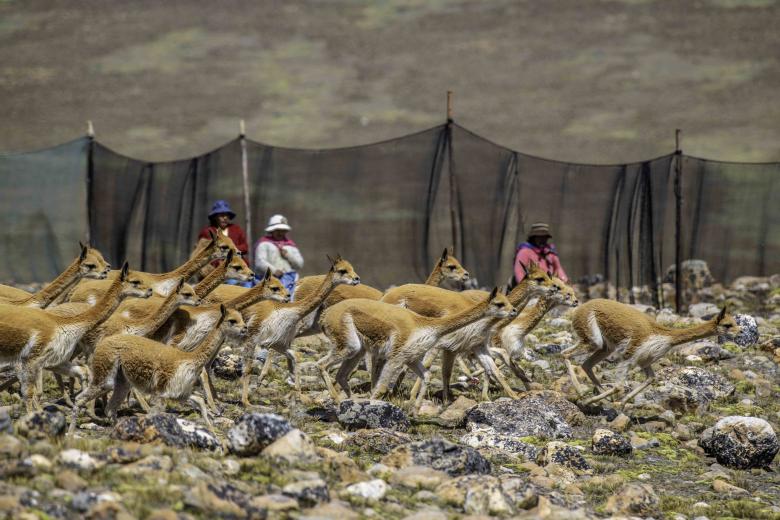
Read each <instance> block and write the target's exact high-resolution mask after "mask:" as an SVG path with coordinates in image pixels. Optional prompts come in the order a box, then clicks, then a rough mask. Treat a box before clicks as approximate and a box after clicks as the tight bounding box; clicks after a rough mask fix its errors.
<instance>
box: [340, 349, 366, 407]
mask: <svg viewBox="0 0 780 520" xmlns="http://www.w3.org/2000/svg"><path fill="white" fill-rule="evenodd" d="M364 356H365V352H364V351H363V350H359V351H358V353H357V354H353V355H352V357H349V358H347V359H345V360H344V361H342V363H341V366H340V367H339V369H338V371H337V372H336V382H337V383H338V384H339V386H340V387H341V388H342V389H343V390H344V393H345V394H347V397H348V398H349V397H352V391H351V390H350V388H349V376H350V374H352V372H353V371H354V370H355V368H356V367H357V366H358V364H360V360H361V359H363V357H364ZM337 401H338V400H337Z"/></svg>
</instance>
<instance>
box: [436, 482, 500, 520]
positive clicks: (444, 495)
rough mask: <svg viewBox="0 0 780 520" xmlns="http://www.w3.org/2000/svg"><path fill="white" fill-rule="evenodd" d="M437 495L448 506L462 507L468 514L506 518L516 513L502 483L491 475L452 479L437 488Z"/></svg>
mask: <svg viewBox="0 0 780 520" xmlns="http://www.w3.org/2000/svg"><path fill="white" fill-rule="evenodd" d="M436 494H437V495H438V496H439V498H441V499H442V500H443V501H444V502H445V503H446V504H450V505H453V506H456V507H462V508H463V510H464V511H465V512H466V513H467V514H472V515H496V516H506V515H511V514H514V512H515V507H514V505H513V503H512V499H511V498H510V497H509V496H507V495H506V493H504V490H503V488H502V487H501V482H500V481H499V480H498V479H497V478H496V477H493V476H489V475H488V476H478V475H466V476H463V477H458V478H454V479H451V480H449V481H447V482H445V483H443V484H442V485H440V486H439V487H438V488H436Z"/></svg>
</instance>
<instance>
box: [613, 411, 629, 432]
mask: <svg viewBox="0 0 780 520" xmlns="http://www.w3.org/2000/svg"><path fill="white" fill-rule="evenodd" d="M630 425H631V419H629V417H628V416H627V415H625V414H622V413H621V414H620V415H618V416H617V417H615V418H614V419H612V421H611V422H610V423H609V427H610V428H611V429H613V430H615V431H616V432H624V431H626V430H627V429H628V427H629V426H630Z"/></svg>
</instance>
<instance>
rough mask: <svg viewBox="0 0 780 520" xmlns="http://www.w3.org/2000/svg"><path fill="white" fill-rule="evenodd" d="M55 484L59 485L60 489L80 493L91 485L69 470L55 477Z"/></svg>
mask: <svg viewBox="0 0 780 520" xmlns="http://www.w3.org/2000/svg"><path fill="white" fill-rule="evenodd" d="M55 482H56V483H57V486H58V487H61V488H62V489H64V490H66V491H71V492H75V491H80V490H82V489H86V488H87V486H88V485H89V483H88V482H87V481H86V480H84V479H83V478H81V477H80V476H78V474H76V473H74V472H73V471H70V470H69V469H64V470H62V471H60V472H59V473H57V476H56V477H55Z"/></svg>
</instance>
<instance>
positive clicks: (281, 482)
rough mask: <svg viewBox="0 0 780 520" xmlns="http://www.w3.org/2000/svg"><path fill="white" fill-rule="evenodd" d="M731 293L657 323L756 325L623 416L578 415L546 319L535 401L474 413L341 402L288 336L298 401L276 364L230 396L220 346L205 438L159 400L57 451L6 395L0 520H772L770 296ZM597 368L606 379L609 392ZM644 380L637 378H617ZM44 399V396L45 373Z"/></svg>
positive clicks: (184, 412)
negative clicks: (300, 390) (146, 412)
mask: <svg viewBox="0 0 780 520" xmlns="http://www.w3.org/2000/svg"><path fill="white" fill-rule="evenodd" d="M756 280H757V281H756ZM744 282H745V281H744V280H743V281H742V282H741V283H742V285H738V284H737V285H732V286H731V287H726V288H724V287H716V290H714V291H713V289H712V287H709V288H707V289H706V290H702V291H700V293H701V298H700V299H701V300H702V301H700V302H699V303H697V304H695V306H694V307H692V308H691V309H690V310H691V313H692V314H693V315H694V316H686V317H679V316H677V315H675V314H674V313H672V312H671V311H669V310H664V311H661V312H660V313H658V318H659V319H660V320H664V321H666V322H669V323H672V324H675V325H683V324H685V323H689V322H693V321H697V320H698V319H700V318H702V317H704V318H706V317H707V316H708V315H709V314H711V313H712V312H714V311H715V310H716V309H717V305H719V304H721V303H723V302H724V301H728V302H730V304H731V305H732V306H733V307H734V308H735V309H736V311H738V312H740V313H742V314H743V315H745V316H752V320H751V318H749V317H747V318H740V320H741V321H742V323H743V328H744V331H745V332H744V333H743V334H742V335H741V336H739V337H737V338H731V339H729V340H724V341H722V342H720V343H719V342H718V341H717V340H713V341H701V342H698V343H695V344H692V345H688V346H686V347H684V348H683V349H681V350H679V351H678V352H676V353H675V354H673V355H672V356H671V357H670V358H669V359H665V360H663V361H661V362H660V363H659V365H658V366H657V367H656V368H657V370H656V372H657V373H659V374H660V377H659V382H658V383H656V384H655V385H653V386H652V387H651V388H650V389H648V391H646V392H645V393H644V394H641V395H640V396H639V397H638V398H637V400H636V402H635V403H634V404H633V405H630V406H628V407H627V408H626V409H625V410H623V413H620V412H619V411H617V410H614V409H613V408H611V405H610V404H609V403H606V404H604V405H603V406H602V407H597V406H594V407H590V408H585V409H580V408H578V407H577V406H576V405H575V404H573V402H572V400H573V398H574V395H573V393H572V390H571V388H570V385H569V382H568V378H566V377H563V376H564V375H565V371H564V368H563V365H562V362H561V360H560V356H559V354H558V352H559V351H560V350H561V349H562V348H565V347H566V346H568V345H569V344H571V342H572V338H571V334H570V327H569V320H568V319H567V317H566V315H561V316H549V317H547V318H546V319H545V320H544V322H543V323H542V324H541V325H540V326H539V328H538V329H536V330H535V331H534V333H533V336H534V337H533V338H531V340H530V342H529V343H530V344H531V345H532V348H529V349H528V351H527V355H526V358H527V359H526V360H525V361H523V365H524V368H525V369H526V371H527V372H528V373H529V375H531V374H532V378H533V380H534V381H535V382H536V383H537V384H538V389H537V390H534V391H532V392H529V393H521V396H520V399H518V400H516V401H512V400H509V399H505V398H502V397H501V395H500V394H499V393H498V391H497V389H496V390H495V392H494V393H492V395H491V398H492V399H493V401H492V402H491V403H477V402H476V401H477V400H478V399H479V393H480V392H479V390H480V389H479V385H478V384H476V381H475V380H474V379H471V378H466V377H464V376H461V377H460V379H459V381H458V382H457V384H456V396H457V400H456V401H455V402H454V403H453V404H451V405H449V406H446V407H444V406H442V405H441V404H440V402H439V400H438V398H437V397H438V395H437V391H438V390H439V388H440V383H437V382H436V377H434V378H433V392H432V394H431V400H430V401H426V402H425V404H424V408H423V410H422V415H421V416H420V417H418V418H413V417H411V415H410V414H408V413H407V411H406V410H408V406H407V404H406V403H405V402H404V399H403V398H402V397H399V398H397V399H395V398H394V399H391V400H390V402H367V401H365V400H361V399H360V397H365V396H366V394H367V392H368V380H369V378H368V373H367V372H366V371H365V370H364V369H361V370H358V371H357V372H356V373H355V375H354V376H353V378H352V388H353V389H356V391H357V393H358V395H357V398H356V399H355V400H354V401H345V402H342V403H341V404H340V405H336V404H334V403H333V402H332V401H331V400H330V399H329V397H328V394H327V392H325V391H323V385H322V384H321V382H320V380H319V377H318V375H317V372H316V369H315V367H314V364H313V362H314V361H315V360H316V359H317V358H318V357H320V356H321V355H322V350H323V345H322V343H321V341H320V338H318V337H314V338H310V339H305V340H298V341H297V342H296V347H297V348H296V352H297V356H298V358H299V361H300V362H301V363H300V365H301V372H302V381H303V384H304V389H305V391H304V395H303V398H302V402H296V401H294V400H293V398H292V395H291V392H290V386H289V384H288V381H287V377H288V376H287V373H286V368H285V367H286V365H285V364H284V363H283V362H282V361H279V360H278V359H277V358H274V359H273V363H274V367H275V369H274V370H273V371H272V377H271V379H270V380H269V381H267V382H264V383H263V384H262V385H261V386H259V387H255V388H253V391H252V393H251V398H252V400H253V403H254V407H253V409H252V410H246V409H244V408H243V407H242V406H241V405H240V404H239V401H238V396H239V387H238V381H237V380H236V379H235V378H236V377H237V376H238V374H239V373H240V370H241V367H240V365H239V364H237V363H236V359H237V357H234V355H232V354H231V353H230V352H229V351H227V352H224V353H223V354H222V355H221V356H220V358H219V360H220V363H219V364H218V366H217V373H218V375H220V378H219V379H217V387H218V389H219V393H220V397H221V399H222V415H221V416H220V417H217V418H215V421H214V426H213V427H212V428H205V427H204V426H203V422H202V420H201V419H200V417H199V416H198V415H197V414H196V413H195V412H193V411H192V410H190V409H187V408H186V407H183V406H180V405H174V404H171V405H169V406H170V407H169V408H168V410H167V412H168V413H166V414H159V415H156V416H152V417H144V416H142V414H140V413H139V408H137V407H132V408H130V409H125V410H124V411H123V412H122V413H121V414H120V419H119V422H118V423H117V424H116V425H115V426H113V427H109V426H102V425H97V424H94V423H91V422H86V421H87V419H86V417H84V418H82V419H81V422H80V425H79V429H78V430H77V434H76V436H75V437H73V438H69V437H67V436H66V435H65V434H64V432H65V416H64V415H62V413H61V411H60V410H58V408H57V407H54V406H50V407H48V408H47V409H46V411H45V412H40V413H37V414H32V415H23V412H22V407H21V406H19V405H21V401H20V399H19V397H18V395H16V394H15V392H12V393H9V392H7V391H4V392H2V393H0V403H2V404H3V405H4V406H3V408H2V409H0V431H1V432H2V433H0V475H2V478H1V479H0V512H2V513H3V514H5V515H6V516H7V517H8V518H133V517H135V518H156V519H168V518H171V519H173V518H216V517H218V518H339V519H341V520H346V519H350V518H410V519H411V518H414V519H440V518H441V519H446V518H461V517H466V516H470V517H472V518H475V517H477V516H480V515H481V516H507V517H509V516H511V517H516V518H560V519H570V518H604V517H613V518H617V517H643V518H648V517H652V518H674V519H678V518H680V519H682V518H688V519H693V518H698V519H703V518H709V519H716V518H762V519H763V518H766V519H773V518H780V491H779V490H780V476H778V469H780V468H779V467H778V466H779V464H778V460H777V459H776V458H775V454H776V453H777V450H778V448H779V447H780V446H778V441H777V437H776V436H775V431H777V430H778V427H780V400H779V399H778V397H780V386H778V385H779V384H780V365H779V363H780V333H779V332H778V329H779V328H780V302H778V299H780V288H779V287H778V286H777V284H776V283H774V282H776V280H770V279H755V280H753V282H751V283H749V284H745V283H744ZM761 284H764V285H761ZM715 304H717V305H715ZM712 305H715V306H714V307H713V306H712ZM648 312H651V313H655V311H654V310H653V309H648ZM753 321H754V322H755V323H753ZM609 368H610V367H609V366H607V367H606V368H605V369H604V370H603V371H602V372H601V375H602V376H603V377H604V378H605V379H606V380H607V381H610V377H611V376H612V372H610V370H609ZM434 374H438V372H437V371H436V369H435V371H434ZM641 380H642V377H641V376H640V375H639V374H637V373H634V374H632V380H631V381H629V383H630V384H637V383H638V382H639V381H641ZM411 383H412V381H411V379H407V381H406V382H405V385H406V386H405V387H404V391H403V392H402V395H403V394H408V386H409V385H411ZM514 383H515V385H516V386H521V385H520V384H519V382H518V381H514ZM45 387H46V398H47V400H48V402H55V401H56V396H57V392H56V386H55V384H54V381H53V379H51V378H50V377H48V376H47V378H46V382H45ZM12 390H15V389H12ZM570 399H571V400H570ZM735 417H736V418H735ZM748 417H749V418H752V419H748Z"/></svg>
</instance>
